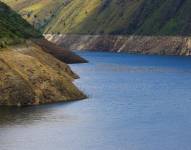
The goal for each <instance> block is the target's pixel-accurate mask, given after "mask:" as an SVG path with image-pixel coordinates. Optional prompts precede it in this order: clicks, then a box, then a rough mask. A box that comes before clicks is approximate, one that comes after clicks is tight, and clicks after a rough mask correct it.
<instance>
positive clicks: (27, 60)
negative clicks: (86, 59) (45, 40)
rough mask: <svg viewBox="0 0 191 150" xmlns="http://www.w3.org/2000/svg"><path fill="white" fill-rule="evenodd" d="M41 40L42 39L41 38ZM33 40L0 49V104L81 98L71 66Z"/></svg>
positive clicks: (18, 104) (42, 102) (10, 104)
mask: <svg viewBox="0 0 191 150" xmlns="http://www.w3.org/2000/svg"><path fill="white" fill-rule="evenodd" d="M38 42H39V43H40V41H38ZM39 45H41V44H36V43H34V42H32V41H28V42H26V43H25V44H20V45H14V46H9V47H7V48H4V49H0V105H9V106H23V105H38V104H45V103H53V102H61V101H71V100H80V99H84V98H86V96H85V95H84V94H83V93H82V92H81V91H80V90H79V89H78V88H77V87H76V86H75V85H74V84H73V83H72V82H73V80H74V79H76V78H78V75H76V74H75V73H74V72H73V71H72V70H71V69H70V67H69V66H68V65H67V64H65V63H63V62H61V61H60V60H58V59H56V58H55V57H53V56H52V55H50V54H48V53H46V52H45V51H52V49H48V48H46V49H44V46H39Z"/></svg>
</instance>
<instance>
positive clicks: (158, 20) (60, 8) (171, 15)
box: [4, 0, 191, 35]
mask: <svg viewBox="0 0 191 150" xmlns="http://www.w3.org/2000/svg"><path fill="white" fill-rule="evenodd" d="M4 1H5V2H7V3H8V4H9V5H11V6H12V7H13V8H14V9H16V10H18V11H19V12H20V13H21V14H22V15H23V16H24V18H26V19H27V20H28V21H29V22H31V24H34V25H35V26H36V27H37V28H40V29H42V30H43V31H44V32H45V33H64V34H117V35H118V34H123V35H127V34H137V35H190V33H191V25H190V22H191V1H190V0H91V1H89V0H83V1H82V0H67V1H64V2H63V1H60V0H54V1H50V0H47V1H45V0H38V1H37V0H20V1H19V2H18V1H14V0H4ZM47 11H49V13H48V12H47ZM26 14H32V17H31V16H30V15H28V17H26Z"/></svg>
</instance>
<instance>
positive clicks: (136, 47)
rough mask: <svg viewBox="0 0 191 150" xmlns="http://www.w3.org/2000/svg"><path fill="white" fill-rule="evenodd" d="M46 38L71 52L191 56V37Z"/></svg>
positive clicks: (97, 36) (66, 36)
mask: <svg viewBox="0 0 191 150" xmlns="http://www.w3.org/2000/svg"><path fill="white" fill-rule="evenodd" d="M45 37H46V39H48V40H49V41H52V42H54V43H56V44H58V45H60V46H62V47H64V48H66V49H69V50H92V51H112V52H129V53H143V54H159V55H185V56H188V55H191V37H181V36H111V35H50V34H47V35H45Z"/></svg>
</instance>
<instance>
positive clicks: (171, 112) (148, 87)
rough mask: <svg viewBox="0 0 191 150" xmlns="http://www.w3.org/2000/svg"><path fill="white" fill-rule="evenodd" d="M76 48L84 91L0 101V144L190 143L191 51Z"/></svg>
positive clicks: (59, 147)
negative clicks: (37, 100) (54, 99)
mask: <svg viewBox="0 0 191 150" xmlns="http://www.w3.org/2000/svg"><path fill="white" fill-rule="evenodd" d="M79 54H80V55H81V56H83V57H85V58H86V59H88V60H89V61H90V63H88V64H75V65H71V67H72V69H73V70H74V71H75V72H76V73H77V74H79V75H80V77H81V78H80V79H79V80H76V81H75V84H76V85H77V86H78V87H79V88H81V90H83V91H84V92H85V93H86V94H87V95H88V96H89V98H88V99H86V100H83V101H77V102H71V103H58V104H51V105H43V106H36V107H26V108H14V109H13V108H0V150H191V142H190V140H191V57H178V56H146V55H133V54H123V53H122V54H115V53H99V52H80V53H79Z"/></svg>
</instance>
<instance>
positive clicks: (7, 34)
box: [0, 2, 41, 47]
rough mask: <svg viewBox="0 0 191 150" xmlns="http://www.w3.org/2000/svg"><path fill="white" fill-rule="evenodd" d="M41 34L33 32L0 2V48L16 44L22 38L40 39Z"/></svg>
mask: <svg viewBox="0 0 191 150" xmlns="http://www.w3.org/2000/svg"><path fill="white" fill-rule="evenodd" d="M40 36H41V34H40V33H39V32H37V31H36V30H34V29H33V28H32V26H31V25H30V24H29V23H27V22H26V21H25V20H24V19H22V18H21V17H20V15H18V14H16V13H15V12H14V11H12V10H11V9H9V7H7V5H5V4H4V3H2V2H0V46H1V47H3V46H4V45H6V44H11V43H16V42H19V41H21V40H23V39H24V38H25V39H26V38H29V37H40Z"/></svg>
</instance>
